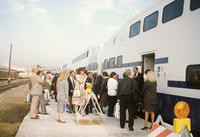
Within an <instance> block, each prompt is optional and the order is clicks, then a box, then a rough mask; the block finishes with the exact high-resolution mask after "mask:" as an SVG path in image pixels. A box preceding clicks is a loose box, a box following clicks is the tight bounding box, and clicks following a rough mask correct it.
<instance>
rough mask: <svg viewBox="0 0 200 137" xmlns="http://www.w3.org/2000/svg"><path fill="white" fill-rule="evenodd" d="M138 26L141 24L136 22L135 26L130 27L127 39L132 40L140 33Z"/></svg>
mask: <svg viewBox="0 0 200 137" xmlns="http://www.w3.org/2000/svg"><path fill="white" fill-rule="evenodd" d="M140 24H141V21H138V22H136V23H135V24H133V25H131V27H130V32H129V38H132V37H134V36H136V35H138V34H139V33H140Z"/></svg>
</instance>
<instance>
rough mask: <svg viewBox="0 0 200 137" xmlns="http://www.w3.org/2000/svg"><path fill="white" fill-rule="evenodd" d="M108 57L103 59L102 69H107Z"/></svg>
mask: <svg viewBox="0 0 200 137" xmlns="http://www.w3.org/2000/svg"><path fill="white" fill-rule="evenodd" d="M108 65H109V64H108V59H105V60H104V69H107V68H108Z"/></svg>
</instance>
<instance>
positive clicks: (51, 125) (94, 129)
mask: <svg viewBox="0 0 200 137" xmlns="http://www.w3.org/2000/svg"><path fill="white" fill-rule="evenodd" d="M56 110H57V105H56V102H54V101H51V105H48V106H47V112H48V113H49V115H40V119H39V120H32V119H30V118H29V114H27V115H26V117H25V118H24V120H23V122H22V123H21V125H20V128H19V130H18V132H17V134H16V137H146V136H147V131H142V130H141V129H140V128H141V127H143V123H144V120H143V119H141V118H138V119H136V120H135V125H134V131H129V130H128V124H126V126H125V128H124V129H121V128H120V125H119V119H116V118H110V117H107V116H105V123H104V124H101V125H77V124H76V123H75V121H74V117H75V114H68V113H65V115H64V118H65V120H66V122H67V123H64V124H63V123H59V122H57V120H56V118H57V112H56ZM87 117H89V118H91V119H92V118H96V117H97V115H95V114H90V115H88V116H87Z"/></svg>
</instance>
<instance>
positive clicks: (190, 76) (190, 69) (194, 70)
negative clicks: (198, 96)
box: [186, 65, 200, 89]
mask: <svg viewBox="0 0 200 137" xmlns="http://www.w3.org/2000/svg"><path fill="white" fill-rule="evenodd" d="M186 82H187V85H188V87H189V88H194V89H200V65H189V66H187V69H186Z"/></svg>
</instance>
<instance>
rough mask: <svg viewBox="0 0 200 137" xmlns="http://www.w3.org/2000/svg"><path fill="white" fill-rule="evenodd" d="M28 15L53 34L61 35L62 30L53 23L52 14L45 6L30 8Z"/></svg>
mask: <svg viewBox="0 0 200 137" xmlns="http://www.w3.org/2000/svg"><path fill="white" fill-rule="evenodd" d="M27 15H28V16H29V17H32V19H33V20H36V21H37V24H38V25H39V26H41V27H42V28H44V29H45V30H46V31H47V32H48V33H50V34H52V35H59V34H60V31H59V30H58V28H57V27H56V25H55V24H53V23H52V18H51V15H50V14H49V12H48V10H47V9H45V8H31V9H29V10H28V13H27Z"/></svg>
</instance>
